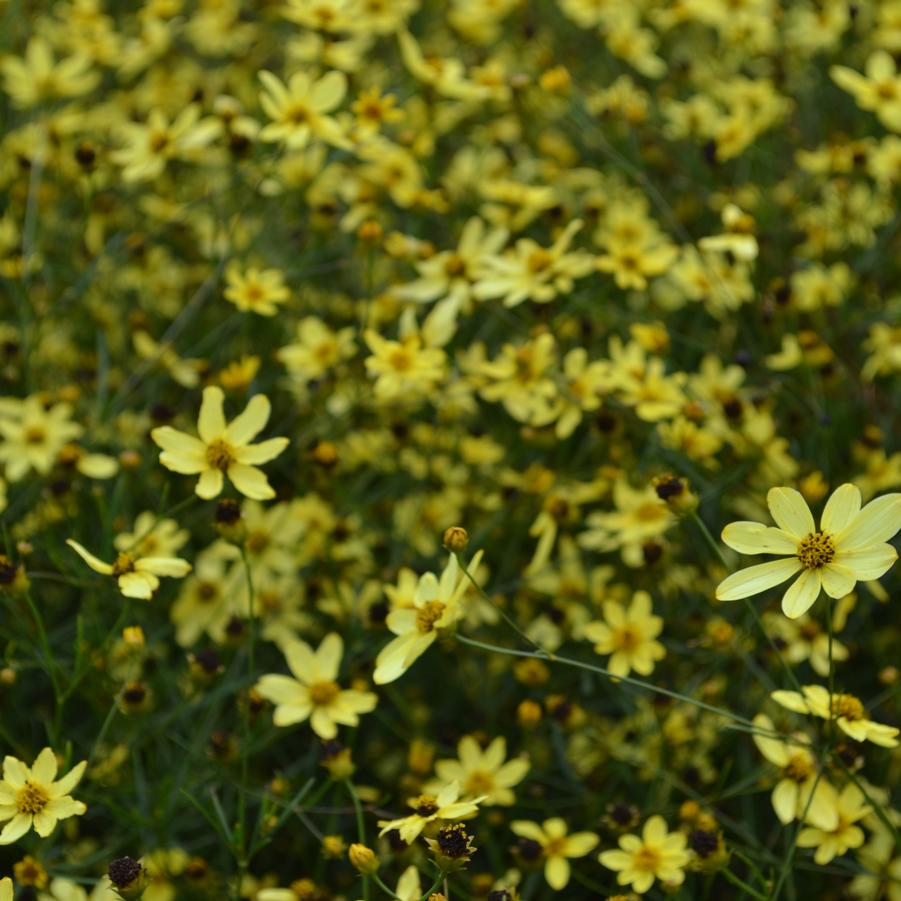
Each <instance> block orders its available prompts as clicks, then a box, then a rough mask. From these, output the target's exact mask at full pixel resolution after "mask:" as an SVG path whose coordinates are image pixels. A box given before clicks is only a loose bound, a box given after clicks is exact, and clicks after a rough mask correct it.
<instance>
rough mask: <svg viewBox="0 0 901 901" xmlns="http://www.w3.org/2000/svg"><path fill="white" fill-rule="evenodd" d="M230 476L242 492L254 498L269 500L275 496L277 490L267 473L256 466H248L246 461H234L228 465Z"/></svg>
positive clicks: (256, 499)
mask: <svg viewBox="0 0 901 901" xmlns="http://www.w3.org/2000/svg"><path fill="white" fill-rule="evenodd" d="M228 477H229V479H231V482H232V484H233V485H234V486H235V488H237V489H238V491H240V492H241V494H243V495H244V496H245V497H249V498H251V499H252V500H255V501H267V500H270V499H271V498H273V497H275V492H274V491H273V490H272V486H271V485H270V484H269V480H268V479H267V478H266V473H264V472H263V470H262V469H257V468H256V467H255V466H247V465H246V464H244V463H232V465H231V466H229V467H228Z"/></svg>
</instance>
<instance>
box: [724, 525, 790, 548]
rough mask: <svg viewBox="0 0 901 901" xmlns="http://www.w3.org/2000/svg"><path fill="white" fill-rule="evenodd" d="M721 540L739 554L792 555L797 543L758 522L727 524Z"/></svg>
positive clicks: (779, 531) (779, 530) (780, 531)
mask: <svg viewBox="0 0 901 901" xmlns="http://www.w3.org/2000/svg"><path fill="white" fill-rule="evenodd" d="M722 538H723V541H724V542H725V543H726V544H727V545H729V547H731V548H732V550H733V551H738V552H739V553H740V554H794V553H796V551H797V550H798V543H797V542H796V541H794V540H793V539H792V537H791V536H790V535H786V534H785V532H783V531H782V530H781V529H774V528H773V527H772V526H765V525H763V524H762V523H759V522H732V523H729V525H728V526H726V528H725V529H723V535H722Z"/></svg>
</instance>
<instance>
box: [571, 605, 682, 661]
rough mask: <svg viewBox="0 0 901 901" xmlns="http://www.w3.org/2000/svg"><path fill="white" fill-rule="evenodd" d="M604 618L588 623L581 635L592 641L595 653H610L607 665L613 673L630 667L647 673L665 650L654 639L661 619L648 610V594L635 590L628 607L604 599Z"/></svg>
mask: <svg viewBox="0 0 901 901" xmlns="http://www.w3.org/2000/svg"><path fill="white" fill-rule="evenodd" d="M603 611H604V622H593V623H588V625H587V626H585V630H584V635H585V637H586V638H587V639H588V640H589V641H593V642H594V649H595V651H596V652H597V653H598V654H610V659H609V660H608V661H607V669H609V670H610V672H611V673H613V674H614V675H615V676H628V675H629V673H630V672H631V671H632V670H635V672H636V673H639V674H640V675H642V676H648V675H650V674H651V673H652V672H653V670H654V663H655V661H657V660H662V659H663V658H664V656H665V655H666V650H665V649H664V647H663V645H662V644H660V642H659V641H656V640H655V639H656V638H657V636H658V635H659V634H660V631H661V630H662V629H663V619H662V618H661V617H659V616H654V615H653V613H652V612H651V596H650V595H649V594H648V593H647V592H646V591H636V592H635V594H634V595H633V596H632V603H631V604H629V606H628V607H626V606H624V605H623V604H620V603H619V601H605V602H604V606H603Z"/></svg>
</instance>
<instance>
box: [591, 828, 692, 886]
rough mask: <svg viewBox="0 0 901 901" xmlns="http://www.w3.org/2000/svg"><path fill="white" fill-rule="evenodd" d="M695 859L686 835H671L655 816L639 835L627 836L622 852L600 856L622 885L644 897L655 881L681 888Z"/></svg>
mask: <svg viewBox="0 0 901 901" xmlns="http://www.w3.org/2000/svg"><path fill="white" fill-rule="evenodd" d="M690 859H691V855H690V854H689V853H688V851H687V850H686V839H685V835H684V834H683V833H681V832H669V831H668V830H667V827H666V821H665V820H664V819H663V817H661V816H656V815H655V816H652V817H651V818H650V819H649V820H648V821H647V822H646V823H645V824H644V829H642V832H641V838H639V837H638V836H637V835H623V836H622V837H621V838H620V840H619V850H612V851H603V852H601V854H600V855H599V856H598V860H599V861H600V863H601V865H602V866H605V867H607V869H608V870H616V871H617V875H616V881H617V884H619V885H630V886H631V887H632V888H633V889H634V890H635V891H636V892H638V893H639V894H640V895H643V894H644V893H645V892H646V891H647V890H648V889H649V888H650V887H651V886H652V885H653V884H654V880H655V879H659V880H660V881H661V882H663V883H665V884H667V885H673V886H675V885H681V884H682V882H683V881H684V879H685V867H686V866H687V865H688V862H689V860H690Z"/></svg>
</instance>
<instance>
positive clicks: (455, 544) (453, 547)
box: [444, 526, 469, 554]
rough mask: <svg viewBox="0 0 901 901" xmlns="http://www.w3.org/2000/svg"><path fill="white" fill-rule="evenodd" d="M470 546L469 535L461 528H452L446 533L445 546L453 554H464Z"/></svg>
mask: <svg viewBox="0 0 901 901" xmlns="http://www.w3.org/2000/svg"><path fill="white" fill-rule="evenodd" d="M468 545H469V534H468V533H467V531H466V529H463V528H461V527H460V526H451V527H450V528H449V529H447V530H446V531H445V533H444V546H445V547H446V548H447V549H448V550H449V551H450V552H451V553H452V554H462V553H463V551H465V550H466V548H467V546H468Z"/></svg>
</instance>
